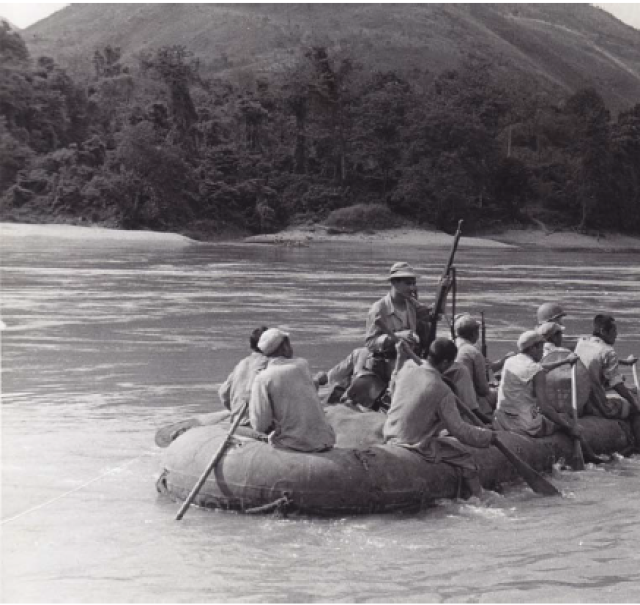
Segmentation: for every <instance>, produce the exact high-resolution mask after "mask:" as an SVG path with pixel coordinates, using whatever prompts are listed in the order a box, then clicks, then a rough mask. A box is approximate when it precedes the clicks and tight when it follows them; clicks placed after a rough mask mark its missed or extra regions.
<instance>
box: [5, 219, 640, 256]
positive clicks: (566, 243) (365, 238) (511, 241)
mask: <svg viewBox="0 0 640 605" xmlns="http://www.w3.org/2000/svg"><path fill="white" fill-rule="evenodd" d="M44 237H47V238H59V239H65V240H75V241H82V240H96V241H97V240H100V241H104V242H113V243H123V244H134V243H140V244H156V245H163V246H187V245H193V244H197V243H199V242H198V241H196V240H194V239H191V238H189V237H187V236H185V235H180V234H178V233H166V232H157V231H124V230H120V229H107V228H104V227H95V226H91V227H81V226H75V225H54V224H31V223H0V238H1V239H7V238H30V239H38V238H44ZM452 239H453V238H452V236H450V235H447V234H446V233H443V232H441V231H434V230H426V229H415V228H408V227H407V228H400V229H388V230H384V231H376V232H369V233H364V232H363V233H336V234H329V232H328V231H327V229H326V227H323V226H319V225H318V226H314V227H304V228H300V227H298V228H292V229H287V230H285V231H281V232H279V233H274V234H268V235H256V236H252V237H246V238H244V239H242V238H233V239H229V238H220V240H219V241H227V242H234V241H235V242H246V243H260V244H275V245H281V246H292V247H295V246H311V245H315V244H324V243H331V242H342V243H363V244H367V245H375V244H381V245H385V246H424V247H434V248H441V247H448V246H450V245H451V242H452ZM213 241H217V240H213ZM460 246H462V247H475V248H505V249H508V248H520V247H526V248H528V247H532V246H537V247H542V248H545V249H554V248H556V249H561V248H563V249H567V248H571V249H575V250H602V251H603V252H607V251H616V250H637V251H638V252H640V238H639V237H631V236H628V235H620V234H604V236H603V237H600V238H596V237H592V236H587V235H580V234H578V233H575V232H556V233H551V234H546V233H545V232H544V231H542V230H536V229H519V230H515V229H514V230H509V231H503V232H501V233H496V234H491V235H489V234H487V235H483V236H482V237H467V236H464V235H463V237H462V239H461V240H460Z"/></svg>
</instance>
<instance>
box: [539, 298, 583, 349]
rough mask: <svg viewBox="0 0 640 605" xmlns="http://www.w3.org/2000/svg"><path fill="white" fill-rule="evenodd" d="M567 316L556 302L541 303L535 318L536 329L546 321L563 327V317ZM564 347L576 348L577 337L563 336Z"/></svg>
mask: <svg viewBox="0 0 640 605" xmlns="http://www.w3.org/2000/svg"><path fill="white" fill-rule="evenodd" d="M566 316H567V314H566V313H565V311H564V309H563V308H562V307H561V306H560V305H559V304H558V303H543V304H541V305H540V306H539V307H538V311H537V312H536V319H537V321H538V323H537V325H536V328H535V329H536V330H537V329H539V328H540V327H542V325H543V324H545V323H547V322H552V323H555V324H558V325H559V326H561V327H562V328H563V329H564V318H565V317H566ZM563 339H564V348H566V349H567V350H569V351H573V350H574V349H575V348H576V341H577V338H576V337H574V336H567V335H566V334H565V335H564V336H563Z"/></svg>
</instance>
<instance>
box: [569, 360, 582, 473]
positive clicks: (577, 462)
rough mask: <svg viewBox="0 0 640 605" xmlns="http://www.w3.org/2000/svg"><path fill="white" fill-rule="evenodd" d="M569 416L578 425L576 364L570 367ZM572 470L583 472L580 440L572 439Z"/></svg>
mask: <svg viewBox="0 0 640 605" xmlns="http://www.w3.org/2000/svg"><path fill="white" fill-rule="evenodd" d="M571 414H572V415H573V422H574V423H575V424H576V425H577V424H578V364H577V363H574V364H572V365H571ZM573 470H576V471H583V470H584V455H583V454H582V445H581V444H580V439H578V438H577V437H574V438H573Z"/></svg>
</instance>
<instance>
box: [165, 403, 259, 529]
mask: <svg viewBox="0 0 640 605" xmlns="http://www.w3.org/2000/svg"><path fill="white" fill-rule="evenodd" d="M248 405H249V402H247V401H246V402H245V403H244V405H243V406H242V408H241V410H240V412H239V413H238V415H237V416H236V419H235V420H234V421H233V424H232V425H231V428H230V429H229V432H228V433H227V436H226V437H225V439H224V441H223V442H222V443H221V444H220V447H219V448H218V449H217V451H216V453H215V454H214V455H213V458H211V462H209V465H208V466H207V468H206V469H205V471H204V473H202V476H201V477H200V479H198V483H196V484H195V486H194V488H193V489H192V490H191V493H190V494H189V496H188V497H187V499H186V500H185V501H184V503H183V504H182V506H181V507H180V510H179V511H178V514H177V515H176V521H180V519H182V517H184V514H185V513H186V512H187V509H188V508H189V507H190V506H191V503H192V502H193V501H194V500H195V497H196V496H197V495H198V492H199V491H200V488H201V487H202V486H203V485H204V482H205V481H206V480H207V477H209V475H210V474H211V471H212V470H213V469H214V468H215V466H216V464H218V462H219V461H220V458H222V456H223V454H224V453H225V451H226V449H227V447H228V445H229V443H230V442H231V437H233V434H234V433H235V432H236V429H237V428H238V425H239V424H240V421H241V420H242V418H243V417H244V414H245V412H246V411H247V407H248Z"/></svg>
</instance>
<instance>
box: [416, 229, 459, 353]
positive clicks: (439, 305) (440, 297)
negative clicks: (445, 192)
mask: <svg viewBox="0 0 640 605" xmlns="http://www.w3.org/2000/svg"><path fill="white" fill-rule="evenodd" d="M462 223H463V221H458V230H457V231H456V234H455V236H454V238H453V244H452V245H451V252H450V253H449V260H448V261H447V264H446V266H445V268H444V271H443V272H442V275H441V277H440V284H439V285H438V291H437V293H436V302H435V305H434V307H433V315H432V316H431V319H430V320H429V329H428V331H427V338H426V342H424V343H422V344H423V347H422V352H423V356H426V354H427V353H428V351H429V347H430V346H431V343H432V342H433V341H434V340H435V339H436V332H437V330H438V317H439V316H440V315H442V314H443V313H444V305H445V302H446V300H447V288H446V287H445V285H444V284H443V282H444V281H445V280H446V278H447V277H448V275H449V274H450V273H451V267H452V266H453V259H454V257H455V255H456V251H457V249H458V242H459V241H460V236H461V235H462Z"/></svg>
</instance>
